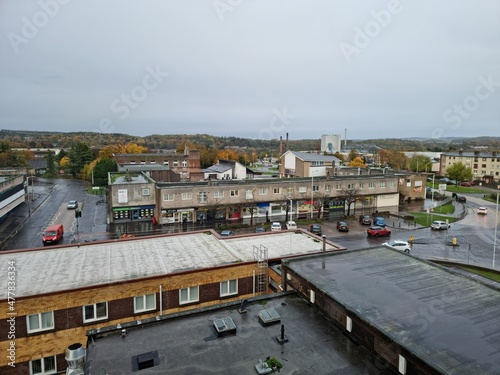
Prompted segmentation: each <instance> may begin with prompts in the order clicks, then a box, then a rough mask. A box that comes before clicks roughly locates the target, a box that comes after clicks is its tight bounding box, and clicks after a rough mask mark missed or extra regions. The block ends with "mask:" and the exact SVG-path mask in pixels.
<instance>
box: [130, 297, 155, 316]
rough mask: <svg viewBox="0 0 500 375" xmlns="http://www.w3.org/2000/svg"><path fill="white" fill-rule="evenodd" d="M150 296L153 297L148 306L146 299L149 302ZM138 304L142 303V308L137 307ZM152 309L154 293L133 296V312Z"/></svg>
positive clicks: (153, 306)
mask: <svg viewBox="0 0 500 375" xmlns="http://www.w3.org/2000/svg"><path fill="white" fill-rule="evenodd" d="M151 298H153V301H152V302H153V303H152V305H150V306H149V307H148V300H149V302H150V303H151ZM139 304H141V305H142V308H140V307H137V306H138V305H139ZM152 310H156V293H150V294H144V295H142V296H135V297H134V313H142V312H145V311H152Z"/></svg>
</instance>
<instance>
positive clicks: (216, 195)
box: [214, 190, 224, 198]
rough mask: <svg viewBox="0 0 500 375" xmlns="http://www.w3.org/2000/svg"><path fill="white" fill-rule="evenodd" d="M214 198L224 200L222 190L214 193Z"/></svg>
mask: <svg viewBox="0 0 500 375" xmlns="http://www.w3.org/2000/svg"><path fill="white" fill-rule="evenodd" d="M214 198H224V190H216V191H214Z"/></svg>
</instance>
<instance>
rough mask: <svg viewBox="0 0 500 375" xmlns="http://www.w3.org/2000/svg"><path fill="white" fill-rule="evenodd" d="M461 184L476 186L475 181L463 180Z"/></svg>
mask: <svg viewBox="0 0 500 375" xmlns="http://www.w3.org/2000/svg"><path fill="white" fill-rule="evenodd" d="M460 185H462V186H474V185H475V184H474V181H463V182H462V183H461V184H460Z"/></svg>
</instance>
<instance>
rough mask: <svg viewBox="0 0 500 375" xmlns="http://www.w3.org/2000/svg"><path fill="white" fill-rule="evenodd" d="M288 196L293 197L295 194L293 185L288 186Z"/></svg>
mask: <svg viewBox="0 0 500 375" xmlns="http://www.w3.org/2000/svg"><path fill="white" fill-rule="evenodd" d="M286 194H287V196H289V197H291V196H292V195H293V186H289V187H287V188H286Z"/></svg>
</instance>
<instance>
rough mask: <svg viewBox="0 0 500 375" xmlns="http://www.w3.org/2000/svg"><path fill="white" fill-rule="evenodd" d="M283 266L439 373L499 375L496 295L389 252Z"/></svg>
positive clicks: (351, 254) (342, 254) (477, 284)
mask: <svg viewBox="0 0 500 375" xmlns="http://www.w3.org/2000/svg"><path fill="white" fill-rule="evenodd" d="M286 263H287V267H288V268H290V269H291V270H293V272H296V273H297V274H298V275H300V276H301V277H303V278H306V279H307V280H309V281H310V282H311V283H312V284H314V285H315V286H317V287H318V288H319V289H321V290H322V291H324V292H325V293H326V294H328V295H329V296H330V297H331V298H332V299H333V300H335V301H337V302H338V303H340V304H341V305H343V306H345V307H346V309H347V310H348V311H351V312H352V313H353V314H355V315H357V316H359V317H361V318H362V319H363V320H364V321H366V322H369V323H370V324H371V325H372V326H374V327H376V328H377V329H378V330H380V331H383V332H385V333H386V334H387V335H388V336H389V337H391V338H392V340H394V341H395V342H397V343H399V344H400V345H401V346H404V347H405V348H407V350H409V351H410V352H411V353H414V354H415V355H416V356H418V357H419V358H421V359H423V360H424V361H425V362H427V363H428V364H430V365H431V366H433V367H434V368H436V369H438V370H439V371H441V372H443V373H445V374H456V375H470V374H499V369H500V290H499V289H496V288H494V287H490V286H487V285H486V284H482V283H481V282H479V281H476V280H474V279H471V278H469V277H466V276H463V275H460V274H457V273H454V272H453V271H450V270H447V269H445V268H443V267H440V266H437V265H435V264H432V263H429V262H426V261H423V260H421V259H418V258H415V257H413V256H411V255H407V254H404V253H401V252H398V251H396V250H392V249H387V248H372V249H366V250H358V251H342V252H335V253H329V254H326V255H324V256H323V255H320V256H309V257H304V258H296V259H289V260H287V261H286Z"/></svg>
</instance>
